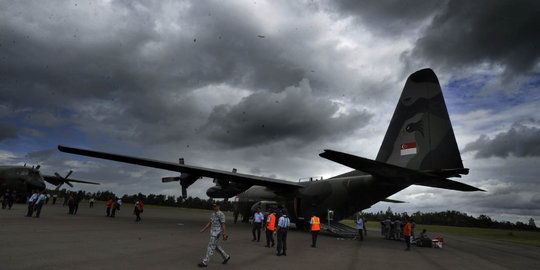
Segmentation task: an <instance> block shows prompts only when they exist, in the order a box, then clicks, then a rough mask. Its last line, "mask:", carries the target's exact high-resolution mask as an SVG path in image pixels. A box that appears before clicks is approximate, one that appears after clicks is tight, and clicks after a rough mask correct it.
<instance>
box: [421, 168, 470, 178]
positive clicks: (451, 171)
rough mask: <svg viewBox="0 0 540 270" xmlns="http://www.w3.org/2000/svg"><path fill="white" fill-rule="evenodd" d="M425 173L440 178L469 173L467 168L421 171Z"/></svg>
mask: <svg viewBox="0 0 540 270" xmlns="http://www.w3.org/2000/svg"><path fill="white" fill-rule="evenodd" d="M421 172H423V173H426V174H431V175H433V176H438V177H441V178H448V177H461V175H462V174H469V169H467V168H457V169H441V170H426V171H421Z"/></svg>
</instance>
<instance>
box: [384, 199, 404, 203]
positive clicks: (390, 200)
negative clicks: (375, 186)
mask: <svg viewBox="0 0 540 270" xmlns="http://www.w3.org/2000/svg"><path fill="white" fill-rule="evenodd" d="M381 202H389V203H406V202H404V201H398V200H392V199H384V200H381Z"/></svg>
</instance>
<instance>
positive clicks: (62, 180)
mask: <svg viewBox="0 0 540 270" xmlns="http://www.w3.org/2000/svg"><path fill="white" fill-rule="evenodd" d="M71 173H73V171H72V170H69V172H68V173H67V174H66V177H62V176H61V175H60V174H58V173H57V172H55V173H54V175H56V177H58V179H60V180H61V182H60V184H58V186H56V190H58V189H60V187H61V186H62V185H63V184H68V186H70V187H73V184H71V183H70V182H69V181H68V177H69V176H70V175H71Z"/></svg>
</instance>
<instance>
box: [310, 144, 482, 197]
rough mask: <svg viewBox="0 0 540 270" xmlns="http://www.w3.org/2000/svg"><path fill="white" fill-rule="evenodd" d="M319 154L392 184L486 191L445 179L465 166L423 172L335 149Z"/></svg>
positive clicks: (456, 173) (458, 173) (464, 170)
mask: <svg viewBox="0 0 540 270" xmlns="http://www.w3.org/2000/svg"><path fill="white" fill-rule="evenodd" d="M319 156H321V157H323V158H326V159H329V160H332V161H334V162H337V163H340V164H343V165H345V166H348V167H351V168H353V169H356V170H359V171H363V172H367V173H369V174H372V175H374V176H379V177H381V178H383V179H386V181H388V182H389V183H390V184H395V185H421V186H428V187H436V188H443V189H451V190H458V191H484V190H482V189H479V188H477V187H473V186H470V185H467V184H464V183H460V182H457V181H453V180H450V179H445V177H447V176H448V175H452V176H456V175H460V174H466V173H468V171H469V170H468V169H464V168H458V169H449V170H440V171H426V172H422V171H417V170H412V169H408V168H403V167H399V166H396V165H392V164H388V163H384V162H379V161H376V160H371V159H367V158H363V157H358V156H355V155H351V154H347V153H343V152H338V151H334V150H324V152H323V153H321V154H319Z"/></svg>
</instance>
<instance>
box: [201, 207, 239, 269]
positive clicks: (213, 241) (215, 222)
mask: <svg viewBox="0 0 540 270" xmlns="http://www.w3.org/2000/svg"><path fill="white" fill-rule="evenodd" d="M219 208H220V206H219V204H217V203H216V204H214V213H213V214H212V216H211V217H210V221H209V222H208V223H207V224H206V226H204V228H202V229H201V231H200V232H201V233H203V232H204V231H206V229H208V228H210V242H209V243H208V249H207V250H206V256H205V257H204V259H203V260H202V262H201V263H199V264H198V266H199V267H207V266H208V262H209V261H210V256H212V255H213V254H214V250H217V251H218V252H219V254H221V257H223V264H226V263H227V262H228V261H229V259H230V258H231V256H230V255H228V254H227V253H226V252H225V250H223V248H222V247H221V246H220V245H219V243H218V241H219V238H220V237H223V240H227V238H228V237H227V234H225V215H224V214H223V212H221V211H219Z"/></svg>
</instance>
